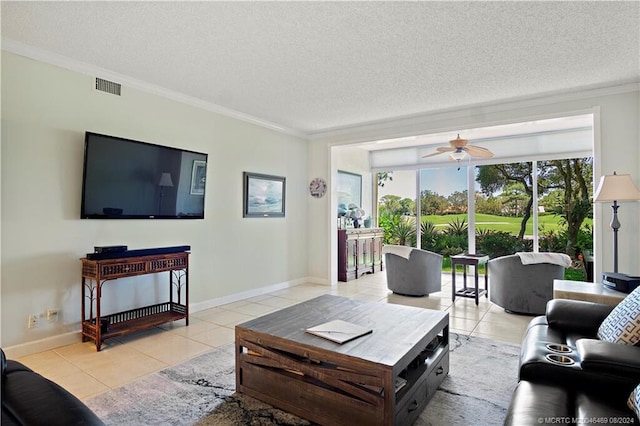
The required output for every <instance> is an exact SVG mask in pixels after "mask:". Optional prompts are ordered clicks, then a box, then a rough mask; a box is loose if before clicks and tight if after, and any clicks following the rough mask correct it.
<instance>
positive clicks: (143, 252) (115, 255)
mask: <svg viewBox="0 0 640 426" xmlns="http://www.w3.org/2000/svg"><path fill="white" fill-rule="evenodd" d="M189 250H191V246H171V247H154V248H146V249H136V250H127V251H123V252H102V253H87V259H89V260H103V259H119V258H122V257H136V256H148V255H154V254H171V253H182V252H183V251H189Z"/></svg>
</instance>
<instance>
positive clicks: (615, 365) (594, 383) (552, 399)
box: [505, 299, 640, 426]
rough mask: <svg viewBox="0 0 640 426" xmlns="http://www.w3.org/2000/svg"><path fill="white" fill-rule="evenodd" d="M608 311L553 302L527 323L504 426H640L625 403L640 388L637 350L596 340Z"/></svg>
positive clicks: (639, 353)
mask: <svg viewBox="0 0 640 426" xmlns="http://www.w3.org/2000/svg"><path fill="white" fill-rule="evenodd" d="M612 309H613V307H612V306H608V305H603V304H598V303H591V302H582V301H576V300H563V299H554V300H551V301H550V302H549V303H548V304H547V310H546V314H545V315H543V316H539V317H536V318H534V319H533V320H532V321H531V322H530V324H529V326H528V328H527V331H526V334H525V336H524V339H523V342H522V349H521V355H520V371H519V376H520V377H519V378H520V382H519V384H518V386H517V387H516V389H515V391H514V393H513V398H512V400H511V404H510V407H509V410H508V412H507V417H506V420H505V425H514V426H516V425H517V426H523V425H541V424H556V425H557V424H563V425H566V424H569V425H570V424H636V425H637V424H638V418H637V416H636V415H635V413H634V412H633V411H632V410H631V409H630V408H629V407H628V406H627V400H628V399H629V395H630V394H631V392H632V391H633V389H634V388H635V387H636V386H638V384H640V347H638V346H637V345H636V346H632V345H627V344H622V343H610V342H606V341H602V340H600V339H598V338H597V331H598V327H599V326H600V324H601V323H602V321H603V320H604V319H605V318H606V317H607V316H608V315H609V313H610V312H611V311H612Z"/></svg>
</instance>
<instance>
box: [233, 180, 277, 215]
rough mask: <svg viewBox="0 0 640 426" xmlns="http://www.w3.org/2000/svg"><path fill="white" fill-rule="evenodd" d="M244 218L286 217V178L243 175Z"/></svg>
mask: <svg viewBox="0 0 640 426" xmlns="http://www.w3.org/2000/svg"><path fill="white" fill-rule="evenodd" d="M243 180H244V191H243V192H244V198H243V203H242V204H243V209H242V217H284V206H285V195H286V178H284V177H282V176H271V175H263V174H258V173H249V172H244V173H243Z"/></svg>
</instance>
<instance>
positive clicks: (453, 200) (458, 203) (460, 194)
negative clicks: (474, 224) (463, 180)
mask: <svg viewBox="0 0 640 426" xmlns="http://www.w3.org/2000/svg"><path fill="white" fill-rule="evenodd" d="M467 194H468V191H467V190H466V189H465V190H464V191H456V192H454V193H452V194H451V195H449V197H447V202H448V203H449V211H450V212H451V213H456V214H457V213H466V212H467V211H469V203H468V200H467Z"/></svg>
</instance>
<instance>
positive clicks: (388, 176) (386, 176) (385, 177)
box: [376, 172, 393, 188]
mask: <svg viewBox="0 0 640 426" xmlns="http://www.w3.org/2000/svg"><path fill="white" fill-rule="evenodd" d="M376 174H377V175H378V186H379V187H380V188H382V187H384V184H385V183H386V182H387V181H389V182H391V181H393V172H378V173H376Z"/></svg>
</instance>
